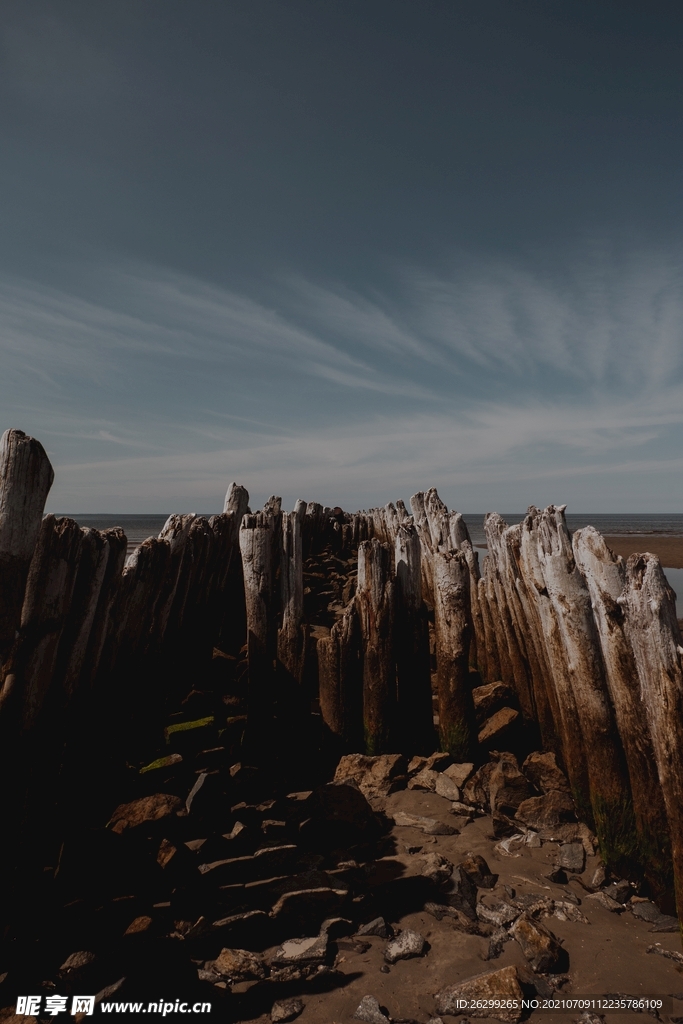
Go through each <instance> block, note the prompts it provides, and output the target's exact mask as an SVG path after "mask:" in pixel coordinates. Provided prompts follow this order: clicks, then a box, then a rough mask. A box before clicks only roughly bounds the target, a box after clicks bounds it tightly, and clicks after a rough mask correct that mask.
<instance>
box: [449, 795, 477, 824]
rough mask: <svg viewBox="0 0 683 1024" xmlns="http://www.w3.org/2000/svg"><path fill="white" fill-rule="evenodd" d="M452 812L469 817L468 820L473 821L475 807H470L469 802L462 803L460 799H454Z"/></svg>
mask: <svg viewBox="0 0 683 1024" xmlns="http://www.w3.org/2000/svg"><path fill="white" fill-rule="evenodd" d="M451 814H457V815H458V816H459V817H463V818H467V819H468V821H471V820H472V819H473V818H474V808H473V807H470V806H469V804H464V803H462V801H460V800H454V801H453V803H452V804H451ZM468 821H466V822H465V824H467V823H468Z"/></svg>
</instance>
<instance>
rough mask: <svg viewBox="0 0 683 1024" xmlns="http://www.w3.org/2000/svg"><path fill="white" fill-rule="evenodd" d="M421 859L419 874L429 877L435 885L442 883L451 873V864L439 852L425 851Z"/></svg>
mask: <svg viewBox="0 0 683 1024" xmlns="http://www.w3.org/2000/svg"><path fill="white" fill-rule="evenodd" d="M421 859H422V870H421V872H420V874H421V875H424V877H425V878H429V880H430V881H432V882H434V884H435V885H443V883H444V882H447V881H448V879H449V878H450V877H451V875H452V874H453V865H452V863H451V862H450V861H449V860H448V859H447V858H446V857H442V856H441V854H439V853H425V854H424V855H423V857H422V858H421Z"/></svg>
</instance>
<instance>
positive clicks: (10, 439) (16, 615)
mask: <svg viewBox="0 0 683 1024" xmlns="http://www.w3.org/2000/svg"><path fill="white" fill-rule="evenodd" d="M53 480H54V472H53V469H52V466H51V465H50V460H49V459H48V457H47V455H46V454H45V449H44V448H43V446H42V444H40V442H39V441H36V440H35V438H33V437H28V435H26V434H24V432H23V431H21V430H6V431H5V433H4V434H3V435H2V441H0V685H1V684H2V675H1V670H2V666H3V665H4V663H5V660H6V658H7V655H8V654H9V652H10V649H11V647H12V644H13V643H14V638H15V634H16V631H17V629H18V627H19V622H20V620H21V607H22V604H23V601H24V588H25V586H26V578H27V576H28V569H29V565H30V563H31V558H32V556H33V550H34V548H35V546H36V541H37V539H38V532H39V530H40V523H41V520H42V518H43V509H44V508H45V501H46V499H47V496H48V493H49V490H50V488H51V487H52V481H53Z"/></svg>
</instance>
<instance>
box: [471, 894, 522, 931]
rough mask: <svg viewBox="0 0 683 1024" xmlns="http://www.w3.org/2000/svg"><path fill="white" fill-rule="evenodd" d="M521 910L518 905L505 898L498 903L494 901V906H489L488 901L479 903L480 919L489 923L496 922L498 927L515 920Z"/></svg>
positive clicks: (478, 914)
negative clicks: (513, 904) (515, 905)
mask: <svg viewBox="0 0 683 1024" xmlns="http://www.w3.org/2000/svg"><path fill="white" fill-rule="evenodd" d="M520 913H521V911H520V910H519V909H518V908H517V907H513V906H511V905H510V904H509V903H506V902H505V901H504V900H501V901H500V902H498V903H494V904H493V905H492V906H488V905H487V904H486V903H477V917H478V918H479V920H480V921H486V922H487V924H494V925H496V927H497V928H502V927H503V926H504V925H506V924H510V923H511V922H512V921H515V920H516V919H517V918H518V917H519V915H520Z"/></svg>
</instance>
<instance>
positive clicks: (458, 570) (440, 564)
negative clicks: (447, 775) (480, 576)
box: [432, 551, 475, 761]
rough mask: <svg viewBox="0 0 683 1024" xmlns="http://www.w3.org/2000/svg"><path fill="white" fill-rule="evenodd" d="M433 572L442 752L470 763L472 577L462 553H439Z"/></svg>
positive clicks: (471, 717)
mask: <svg viewBox="0 0 683 1024" xmlns="http://www.w3.org/2000/svg"><path fill="white" fill-rule="evenodd" d="M432 573H433V579H434V633H435V638H436V676H437V692H438V700H439V734H440V737H441V749H442V750H445V751H448V752H449V753H450V754H452V755H453V757H454V758H455V759H456V760H459V761H467V760H468V758H469V756H470V754H471V753H472V750H473V745H474V739H475V737H474V707H473V704H472V692H471V690H470V687H469V667H468V654H469V647H470V636H471V625H470V595H469V586H470V574H469V569H468V566H467V562H466V560H465V557H464V555H463V554H462V553H461V552H459V551H455V552H448V553H445V552H442V551H437V552H435V553H434V554H433V555H432Z"/></svg>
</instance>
